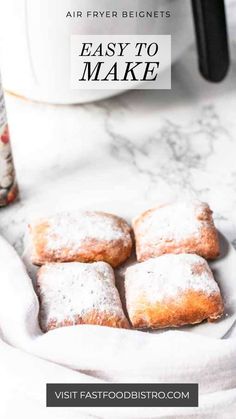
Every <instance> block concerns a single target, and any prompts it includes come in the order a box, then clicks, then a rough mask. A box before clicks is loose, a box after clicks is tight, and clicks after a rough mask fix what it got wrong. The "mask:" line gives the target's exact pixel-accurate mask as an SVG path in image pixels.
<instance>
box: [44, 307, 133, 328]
mask: <svg viewBox="0 0 236 419" xmlns="http://www.w3.org/2000/svg"><path fill="white" fill-rule="evenodd" d="M82 324H90V325H96V326H107V327H115V328H122V329H130V325H129V322H128V320H127V319H126V318H125V317H124V318H120V317H118V316H115V315H113V316H111V315H110V314H109V313H105V312H99V311H96V310H91V311H90V312H89V313H86V314H85V315H83V317H81V316H75V317H74V319H73V320H72V319H69V320H67V319H65V320H64V321H61V322H58V321H57V320H56V319H50V320H49V322H48V325H47V327H46V328H45V329H44V330H43V331H44V332H49V330H53V329H56V328H58V327H64V326H76V325H82ZM41 328H42V327H41Z"/></svg>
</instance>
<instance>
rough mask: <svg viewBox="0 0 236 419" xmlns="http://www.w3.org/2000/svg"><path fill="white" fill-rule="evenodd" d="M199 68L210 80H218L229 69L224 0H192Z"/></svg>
mask: <svg viewBox="0 0 236 419" xmlns="http://www.w3.org/2000/svg"><path fill="white" fill-rule="evenodd" d="M192 9H193V17H194V24H195V30H196V40H197V49H198V57H199V68H200V72H201V74H202V76H203V77H204V78H205V79H207V80H208V81H211V82H220V81H221V80H223V79H224V77H225V76H226V74H227V72H228V69H229V61H230V60H229V48H228V36H227V25H226V17H225V5H224V0H192Z"/></svg>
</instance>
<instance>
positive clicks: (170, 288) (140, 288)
mask: <svg viewBox="0 0 236 419" xmlns="http://www.w3.org/2000/svg"><path fill="white" fill-rule="evenodd" d="M201 267H202V269H201ZM127 289H128V292H129V293H132V300H134V301H135V299H136V298H137V299H138V298H139V297H140V293H142V295H143V296H144V297H145V298H146V299H147V300H148V301H150V302H151V303H152V302H157V301H163V300H165V299H171V298H178V296H181V294H182V293H183V292H185V291H199V292H203V293H204V294H207V295H212V294H215V293H219V287H218V285H217V283H216V281H215V280H214V277H213V274H212V272H211V270H210V268H209V266H208V264H207V262H206V261H205V260H204V259H203V258H202V257H200V256H198V255H194V254H179V255H174V254H167V255H162V256H159V257H157V258H153V259H149V260H148V261H146V262H142V263H139V264H136V265H134V266H132V267H130V268H128V269H127V271H126V290H127Z"/></svg>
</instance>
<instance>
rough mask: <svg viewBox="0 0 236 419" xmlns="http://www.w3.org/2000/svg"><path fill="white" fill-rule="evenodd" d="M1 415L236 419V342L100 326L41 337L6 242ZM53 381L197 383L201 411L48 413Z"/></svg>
mask: <svg viewBox="0 0 236 419" xmlns="http://www.w3.org/2000/svg"><path fill="white" fill-rule="evenodd" d="M0 255H1V264H0V329H1V336H0V338H1V339H0V387H1V388H0V395H1V403H0V417H1V418H3V419H15V418H16V417H20V418H21V417H22V418H23V417H24V419H32V418H34V419H38V418H40V419H42V418H43V419H47V418H50V419H60V418H63V419H70V418H82V419H86V418H107V419H113V418H122V419H126V418H127V419H129V418H130V419H135V418H145V419H147V418H169V417H174V418H179V417H184V416H185V417H188V418H192V417H194V418H198V417H199V418H200V417H201V418H214V419H216V418H222V417H224V418H233V417H235V411H236V337H231V338H230V339H222V340H220V339H213V338H207V337H202V336H200V335H199V336H198V335H195V334H191V333H186V332H181V331H172V332H170V331H168V332H164V333H162V334H159V335H154V334H148V333H143V332H136V331H131V330H130V331H129V330H119V329H112V328H106V327H99V326H72V327H64V328H60V329H57V330H54V331H51V332H49V333H46V334H42V333H41V331H40V329H39V326H38V320H37V318H38V300H37V297H36V295H35V292H34V289H33V286H32V282H31V279H30V278H29V276H28V274H27V272H26V269H25V266H24V264H23V262H22V261H21V259H20V258H19V257H18V255H17V254H16V252H15V250H14V249H13V248H12V247H11V246H10V245H9V244H8V243H7V242H6V241H5V240H4V239H3V238H0ZM47 382H54V383H55V382H62V383H63V382H64V383H66V382H68V383H69V382H71V383H73V382H77V383H80V382H87V383H88V382H89V383H92V382H131V383H132V382H150V383H151V382H174V383H178V382H183V383H184V382H196V383H199V386H200V407H199V408H175V409H170V408H145V409H140V408H139V409H135V408H132V409H131V408H119V409H118V408H114V409H110V408H97V409H96V408H86V409H82V408H70V409H68V408H46V407H45V394H46V383H47Z"/></svg>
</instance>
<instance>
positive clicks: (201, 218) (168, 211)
mask: <svg viewBox="0 0 236 419" xmlns="http://www.w3.org/2000/svg"><path fill="white" fill-rule="evenodd" d="M133 228H134V233H135V242H136V254H137V259H138V261H139V262H142V261H144V260H147V259H150V258H153V257H156V256H160V255H162V254H165V253H196V254H198V255H200V256H202V257H204V258H206V259H214V258H216V257H217V256H218V255H219V253H220V249H219V239H218V235H217V231H216V228H215V226H214V222H213V218H212V211H211V209H210V208H209V206H208V205H207V204H206V203H203V202H200V201H194V202H182V201H180V202H175V203H172V204H166V205H162V206H159V207H156V208H152V209H150V210H148V211H146V212H144V213H143V214H141V215H139V216H138V217H136V218H135V219H134V221H133Z"/></svg>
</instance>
